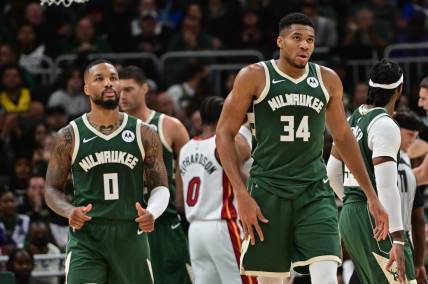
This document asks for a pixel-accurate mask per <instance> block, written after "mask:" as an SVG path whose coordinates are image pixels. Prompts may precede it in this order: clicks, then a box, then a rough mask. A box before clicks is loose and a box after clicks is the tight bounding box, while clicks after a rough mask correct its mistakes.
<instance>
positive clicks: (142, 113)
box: [128, 104, 152, 122]
mask: <svg viewBox="0 0 428 284" xmlns="http://www.w3.org/2000/svg"><path fill="white" fill-rule="evenodd" d="M128 113H129V114H130V115H132V116H135V117H137V118H139V119H141V120H142V121H144V122H146V121H147V119H149V117H150V115H151V114H152V110H151V109H149V108H148V107H147V105H146V104H143V105H141V106H140V107H139V108H138V109H136V110H134V111H129V112H128Z"/></svg>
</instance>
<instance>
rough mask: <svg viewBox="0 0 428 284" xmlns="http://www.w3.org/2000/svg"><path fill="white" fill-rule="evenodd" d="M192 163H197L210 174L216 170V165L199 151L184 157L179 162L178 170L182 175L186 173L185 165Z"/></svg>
mask: <svg viewBox="0 0 428 284" xmlns="http://www.w3.org/2000/svg"><path fill="white" fill-rule="evenodd" d="M192 164H199V165H201V166H202V167H204V169H205V170H206V171H207V172H208V173H209V174H212V173H213V172H215V171H216V170H217V167H216V166H215V165H214V164H213V162H211V161H210V160H208V157H207V156H205V155H204V154H201V153H195V154H191V155H189V156H187V157H186V158H184V160H183V162H182V163H181V167H180V171H181V173H182V174H183V175H184V174H185V173H186V170H187V167H188V166H190V165H192Z"/></svg>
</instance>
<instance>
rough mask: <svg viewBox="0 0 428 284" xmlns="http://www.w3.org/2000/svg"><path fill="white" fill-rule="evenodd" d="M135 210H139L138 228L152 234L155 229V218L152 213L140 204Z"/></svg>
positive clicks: (136, 220)
mask: <svg viewBox="0 0 428 284" xmlns="http://www.w3.org/2000/svg"><path fill="white" fill-rule="evenodd" d="M135 209H137V215H138V217H137V218H135V222H137V223H138V228H140V230H141V231H143V232H152V231H153V230H154V229H155V218H154V217H153V215H152V213H150V211H147V210H146V209H144V208H143V207H142V206H141V204H140V202H137V203H135Z"/></svg>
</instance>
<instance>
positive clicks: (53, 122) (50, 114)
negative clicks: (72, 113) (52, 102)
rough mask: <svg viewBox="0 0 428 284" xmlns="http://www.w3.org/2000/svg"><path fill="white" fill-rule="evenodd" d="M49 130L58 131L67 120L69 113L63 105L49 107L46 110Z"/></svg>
mask: <svg viewBox="0 0 428 284" xmlns="http://www.w3.org/2000/svg"><path fill="white" fill-rule="evenodd" d="M45 114H46V122H47V124H48V128H49V132H57V131H58V130H60V129H61V128H62V127H64V126H65V125H66V124H67V122H68V118H67V113H66V111H65V109H64V108H63V107H62V106H55V107H48V108H47V109H46V111H45Z"/></svg>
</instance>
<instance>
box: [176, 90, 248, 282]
mask: <svg viewBox="0 0 428 284" xmlns="http://www.w3.org/2000/svg"><path fill="white" fill-rule="evenodd" d="M223 102H224V99H223V98H221V97H208V98H206V99H205V100H204V101H203V102H202V105H201V108H200V113H201V119H202V129H203V130H202V134H201V136H199V137H196V138H193V139H192V140H190V141H189V142H188V143H187V144H186V145H184V147H183V148H182V149H181V152H180V163H179V166H180V174H181V176H182V178H183V192H182V194H183V198H184V203H185V204H184V206H185V212H186V218H187V220H188V221H189V222H190V228H189V247H190V258H191V262H192V268H193V272H194V274H195V280H196V284H204V283H210V284H221V283H223V284H238V283H239V284H242V283H255V279H254V278H250V277H247V276H240V274H239V259H240V251H241V230H240V226H239V225H238V222H237V213H236V199H235V196H234V194H233V190H232V187H231V184H230V182H229V179H228V178H227V175H226V174H225V172H224V170H223V168H222V165H221V163H220V162H219V159H218V155H217V149H216V145H215V129H216V125H217V121H218V118H219V116H220V112H221V109H222V107H223ZM236 139H237V143H236V147H237V149H238V151H239V157H240V161H241V162H240V164H241V165H243V164H244V162H245V161H246V160H248V159H249V158H250V148H249V147H248V143H247V141H246V140H245V138H244V137H243V136H241V135H238V136H237V137H236Z"/></svg>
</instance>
